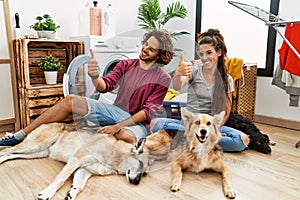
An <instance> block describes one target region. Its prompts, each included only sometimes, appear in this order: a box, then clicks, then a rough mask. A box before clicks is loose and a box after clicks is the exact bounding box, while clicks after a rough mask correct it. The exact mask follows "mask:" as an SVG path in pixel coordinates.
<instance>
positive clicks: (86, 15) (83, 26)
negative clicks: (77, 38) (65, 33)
mask: <svg viewBox="0 0 300 200" xmlns="http://www.w3.org/2000/svg"><path fill="white" fill-rule="evenodd" d="M79 35H90V3H86V4H85V6H84V7H83V8H82V9H81V10H80V12H79Z"/></svg>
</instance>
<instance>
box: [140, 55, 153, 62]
mask: <svg viewBox="0 0 300 200" xmlns="http://www.w3.org/2000/svg"><path fill="white" fill-rule="evenodd" d="M139 58H140V60H142V61H144V62H152V61H155V60H156V59H157V56H153V57H147V58H142V56H141V54H140V56H139Z"/></svg>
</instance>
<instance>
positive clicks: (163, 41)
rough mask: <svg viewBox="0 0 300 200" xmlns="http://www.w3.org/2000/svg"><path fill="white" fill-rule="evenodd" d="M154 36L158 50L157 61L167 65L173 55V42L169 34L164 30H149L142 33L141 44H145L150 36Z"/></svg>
mask: <svg viewBox="0 0 300 200" xmlns="http://www.w3.org/2000/svg"><path fill="white" fill-rule="evenodd" d="M151 36H153V37H155V38H156V39H157V40H158V42H159V45H160V46H159V52H158V59H157V61H156V62H157V63H159V64H163V65H167V64H169V63H170V61H171V60H172V58H173V56H174V44H173V41H172V38H171V35H170V34H169V33H168V32H167V31H164V30H151V31H149V32H147V33H145V34H144V36H143V40H142V44H145V43H146V42H147V40H148V39H149V38H150V37H151Z"/></svg>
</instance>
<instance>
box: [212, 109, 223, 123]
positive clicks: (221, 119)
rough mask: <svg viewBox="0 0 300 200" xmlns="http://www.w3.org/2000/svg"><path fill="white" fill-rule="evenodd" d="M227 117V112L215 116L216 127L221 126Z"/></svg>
mask: <svg viewBox="0 0 300 200" xmlns="http://www.w3.org/2000/svg"><path fill="white" fill-rule="evenodd" d="M224 117H225V111H222V112H220V113H219V114H215V115H214V122H215V124H216V125H218V126H221V125H222V124H223V120H224Z"/></svg>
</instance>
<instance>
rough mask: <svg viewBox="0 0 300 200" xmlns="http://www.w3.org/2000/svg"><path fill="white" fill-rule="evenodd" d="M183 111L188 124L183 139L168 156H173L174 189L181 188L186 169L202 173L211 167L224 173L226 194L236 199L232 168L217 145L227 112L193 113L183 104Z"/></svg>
mask: <svg viewBox="0 0 300 200" xmlns="http://www.w3.org/2000/svg"><path fill="white" fill-rule="evenodd" d="M181 113H182V114H181V115H182V119H183V121H184V125H185V133H184V134H185V135H184V140H183V142H182V144H180V145H177V147H176V148H175V149H173V150H172V151H171V152H170V154H169V156H168V159H169V160H174V162H173V163H172V166H171V176H172V185H171V188H170V189H171V191H173V192H176V191H179V190H180V187H181V182H182V175H183V174H182V171H183V170H184V171H190V172H195V173H199V172H201V171H203V170H205V169H209V170H213V171H216V172H218V173H221V175H222V184H223V191H224V195H225V196H226V197H227V198H230V199H234V198H235V196H236V194H235V192H234V190H233V189H232V186H231V183H230V174H229V170H228V169H227V167H226V166H225V164H224V162H223V159H222V154H223V152H222V149H221V147H220V146H219V145H218V142H219V139H220V137H221V133H220V131H219V128H220V126H221V125H222V121H223V118H224V115H225V112H221V113H220V114H217V115H215V116H210V115H207V114H198V115H194V114H193V113H191V112H189V111H188V110H187V109H185V108H181Z"/></svg>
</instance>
